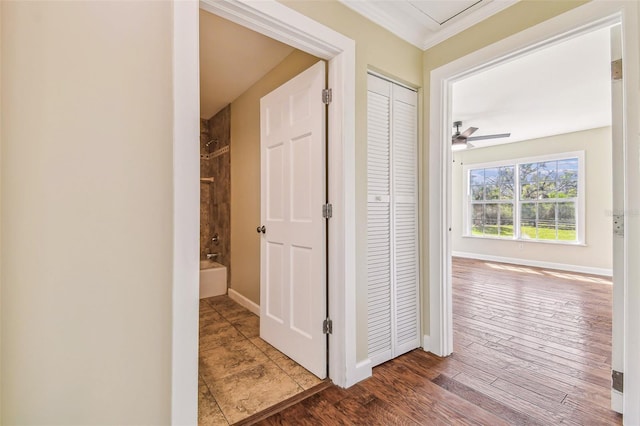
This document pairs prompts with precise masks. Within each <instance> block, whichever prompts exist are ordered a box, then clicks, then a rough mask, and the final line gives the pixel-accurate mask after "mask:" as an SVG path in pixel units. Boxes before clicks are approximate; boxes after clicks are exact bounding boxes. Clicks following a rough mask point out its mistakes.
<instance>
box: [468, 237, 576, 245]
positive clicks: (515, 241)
mask: <svg viewBox="0 0 640 426" xmlns="http://www.w3.org/2000/svg"><path fill="white" fill-rule="evenodd" d="M462 238H469V239H477V240H493V241H510V242H514V243H540V244H553V245H561V246H577V247H587V243H583V242H580V241H551V240H529V239H525V238H519V239H516V238H499V237H480V236H477V235H463V236H462Z"/></svg>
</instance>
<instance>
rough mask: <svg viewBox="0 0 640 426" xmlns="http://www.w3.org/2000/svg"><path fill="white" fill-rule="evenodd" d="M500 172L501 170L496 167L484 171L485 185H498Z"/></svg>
mask: <svg viewBox="0 0 640 426" xmlns="http://www.w3.org/2000/svg"><path fill="white" fill-rule="evenodd" d="M498 171H499V168H497V167H494V168H491V169H484V184H485V185H497V184H498Z"/></svg>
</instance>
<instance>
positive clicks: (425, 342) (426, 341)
mask: <svg viewBox="0 0 640 426" xmlns="http://www.w3.org/2000/svg"><path fill="white" fill-rule="evenodd" d="M422 349H423V350H424V351H425V352H431V353H434V352H433V348H432V347H431V336H429V335H428V334H425V335H423V336H422Z"/></svg>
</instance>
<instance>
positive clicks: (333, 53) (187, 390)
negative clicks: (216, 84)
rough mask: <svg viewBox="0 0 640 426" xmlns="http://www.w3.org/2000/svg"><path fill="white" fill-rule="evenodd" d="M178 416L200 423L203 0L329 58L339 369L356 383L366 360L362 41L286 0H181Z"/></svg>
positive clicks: (177, 36)
mask: <svg viewBox="0 0 640 426" xmlns="http://www.w3.org/2000/svg"><path fill="white" fill-rule="evenodd" d="M173 3H174V6H173V10H174V14H173V25H174V28H173V69H174V74H173V84H174V87H173V96H174V101H173V102H174V142H173V149H174V176H173V184H174V219H173V220H174V230H173V237H174V256H173V259H174V265H173V266H174V267H173V271H174V272H173V312H172V318H173V341H172V359H171V369H172V370H171V371H172V388H171V407H172V410H171V411H172V414H171V416H172V423H173V424H195V423H197V404H198V397H197V387H198V376H197V374H198V275H197V271H198V241H199V240H198V238H199V237H198V235H199V229H198V223H199V222H198V215H199V208H200V207H199V192H198V175H199V167H200V166H199V158H200V157H199V142H198V141H199V120H200V113H199V109H200V108H199V87H198V81H199V51H198V39H199V38H198V26H199V16H198V13H199V10H198V9H199V7H201V8H202V9H204V10H207V11H209V12H211V13H214V14H216V15H218V16H221V17H223V18H225V19H227V20H230V21H232V22H235V23H237V24H240V25H243V26H245V27H247V28H249V29H252V30H254V31H257V32H259V33H262V34H264V35H266V36H268V37H271V38H273V39H276V40H278V41H281V42H283V43H286V44H288V45H290V46H293V47H295V48H297V49H300V50H302V51H305V52H307V53H310V54H312V55H315V56H317V57H319V58H322V59H326V60H327V61H328V65H329V73H328V74H329V85H330V87H331V88H332V89H333V100H332V103H331V104H330V106H329V113H328V117H327V119H328V120H329V128H328V148H329V154H328V158H327V163H328V168H329V169H328V177H329V182H328V185H327V187H328V194H329V202H331V203H332V204H333V217H332V218H331V220H330V222H329V242H328V245H329V254H328V263H329V274H328V278H329V289H328V290H329V314H330V316H331V318H332V320H333V334H331V335H330V336H329V377H330V378H331V379H332V380H333V382H334V383H335V384H337V385H339V386H343V387H347V386H350V385H352V384H354V383H356V382H357V381H358V379H359V377H358V370H357V368H356V343H355V342H356V321H355V312H356V286H355V263H356V262H355V241H356V237H355V42H354V41H353V40H351V39H349V38H347V37H345V36H343V35H342V34H340V33H338V32H336V31H334V30H332V29H330V28H328V27H326V26H324V25H322V24H320V23H318V22H316V21H314V20H312V19H310V18H308V17H307V16H304V15H302V14H300V13H298V12H296V11H294V10H292V9H289V8H288V7H286V6H284V5H283V4H281V3H278V2H277V1H276V0H261V1H249V0H203V1H202V2H200V3H198V2H197V1H193V0H183V1H179V0H174V2H173Z"/></svg>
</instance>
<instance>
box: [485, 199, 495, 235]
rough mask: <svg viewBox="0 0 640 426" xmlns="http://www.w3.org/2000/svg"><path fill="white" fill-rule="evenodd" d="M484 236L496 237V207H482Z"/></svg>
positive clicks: (486, 205) (490, 205)
mask: <svg viewBox="0 0 640 426" xmlns="http://www.w3.org/2000/svg"><path fill="white" fill-rule="evenodd" d="M484 235H498V205H497V204H485V205H484Z"/></svg>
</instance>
